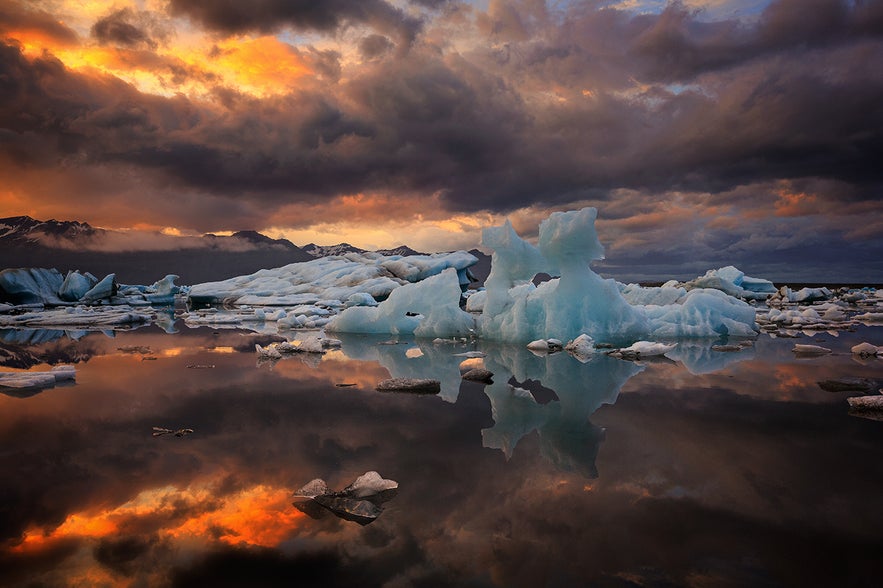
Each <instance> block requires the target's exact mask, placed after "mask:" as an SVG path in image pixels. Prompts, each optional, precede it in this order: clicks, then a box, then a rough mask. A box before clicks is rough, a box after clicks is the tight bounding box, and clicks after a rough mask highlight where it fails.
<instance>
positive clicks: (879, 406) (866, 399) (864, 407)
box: [846, 394, 883, 413]
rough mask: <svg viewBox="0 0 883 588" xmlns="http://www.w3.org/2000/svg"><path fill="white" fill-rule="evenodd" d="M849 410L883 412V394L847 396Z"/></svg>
mask: <svg viewBox="0 0 883 588" xmlns="http://www.w3.org/2000/svg"><path fill="white" fill-rule="evenodd" d="M846 402H848V403H849V410H850V411H854V412H879V413H883V395H880V394H877V395H875V396H854V397H852V398H847V399H846Z"/></svg>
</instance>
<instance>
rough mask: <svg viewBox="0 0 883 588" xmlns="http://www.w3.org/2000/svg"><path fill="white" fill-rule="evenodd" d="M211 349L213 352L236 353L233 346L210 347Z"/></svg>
mask: <svg viewBox="0 0 883 588" xmlns="http://www.w3.org/2000/svg"><path fill="white" fill-rule="evenodd" d="M209 351H211V352H212V353H236V350H235V349H233V348H232V347H210V348H209Z"/></svg>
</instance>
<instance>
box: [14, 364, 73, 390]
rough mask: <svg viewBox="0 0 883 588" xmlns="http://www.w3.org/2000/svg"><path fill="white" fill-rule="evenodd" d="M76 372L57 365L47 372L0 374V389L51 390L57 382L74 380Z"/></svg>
mask: <svg viewBox="0 0 883 588" xmlns="http://www.w3.org/2000/svg"><path fill="white" fill-rule="evenodd" d="M76 375H77V370H76V368H75V367H74V366H72V365H57V366H54V367H52V368H51V369H50V370H49V371H48V372H0V388H16V389H20V390H37V389H43V388H52V387H53V386H55V384H56V383H58V382H63V381H65V380H74V379H75V378H76Z"/></svg>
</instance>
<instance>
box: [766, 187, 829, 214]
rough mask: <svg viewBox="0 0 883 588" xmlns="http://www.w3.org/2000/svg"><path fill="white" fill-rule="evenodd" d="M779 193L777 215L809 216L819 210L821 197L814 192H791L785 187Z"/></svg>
mask: <svg viewBox="0 0 883 588" xmlns="http://www.w3.org/2000/svg"><path fill="white" fill-rule="evenodd" d="M777 194H778V195H779V199H778V200H776V203H775V205H774V206H775V207H776V216H807V215H812V214H817V213H818V212H819V199H818V198H817V197H816V196H815V195H813V194H805V193H803V192H789V191H788V190H786V189H784V188H783V189H781V190H779V191H778V192H777Z"/></svg>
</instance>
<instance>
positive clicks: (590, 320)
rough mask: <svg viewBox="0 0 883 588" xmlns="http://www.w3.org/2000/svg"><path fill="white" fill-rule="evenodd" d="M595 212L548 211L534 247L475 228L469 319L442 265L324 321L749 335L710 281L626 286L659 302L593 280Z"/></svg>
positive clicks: (525, 336) (532, 336)
mask: <svg viewBox="0 0 883 588" xmlns="http://www.w3.org/2000/svg"><path fill="white" fill-rule="evenodd" d="M596 216H597V210H596V209H594V208H584V209H582V210H577V211H570V212H556V213H553V214H552V215H551V216H550V217H549V218H547V219H546V220H544V221H543V222H542V223H541V224H540V230H539V244H538V246H534V245H532V244H530V243H528V242H526V241H524V240H523V239H521V237H519V236H518V235H517V234H516V233H515V230H514V229H513V228H512V225H511V224H510V223H509V222H508V221H507V222H506V223H505V224H503V225H502V226H500V227H490V228H486V229H484V231H483V233H482V244H483V245H485V246H487V247H490V248H492V249H493V250H494V253H493V257H492V264H491V272H490V274H489V276H488V278H487V280H486V281H485V288H486V290H485V294H483V295H482V297H483V298H484V300H483V303H482V304H481V308H482V314H481V315H480V316H478V317H475V318H473V315H472V314H470V313H467V312H465V311H462V310H461V309H460V308H459V299H460V295H459V291H458V290H457V289H456V287H455V283H456V281H455V280H454V278H453V276H446V274H445V272H442V273H441V274H438V275H436V276H433V278H431V280H433V281H432V282H431V283H427V282H429V281H430V280H425V281H424V282H420V283H417V284H408V285H405V286H402V287H401V288H398V289H396V290H395V291H394V292H393V293H392V294H390V297H389V299H388V300H386V301H384V302H381V303H380V304H379V305H378V306H377V307H375V308H370V309H368V308H360V307H353V308H349V309H347V310H344V311H343V312H342V313H340V314H339V315H337V316H335V317H333V318H332V319H331V320H330V322H329V323H328V326H327V329H328V330H332V331H342V332H346V331H350V332H370V333H393V334H414V335H416V336H423V337H448V336H452V335H457V334H467V333H468V334H472V333H474V334H476V335H478V336H480V337H483V338H485V339H491V340H500V341H510V342H526V341H539V340H541V339H542V340H544V341H548V339H549V336H550V335H551V336H553V337H556V338H558V339H560V340H572V339H575V338H577V337H578V336H579V335H581V334H586V335H588V336H590V337H596V338H601V337H604V338H606V337H610V336H615V337H617V338H620V339H631V340H633V341H634V340H637V339H645V338H654V339H659V338H677V337H719V336H721V335H728V336H737V337H750V336H755V335H756V333H757V325H756V323H755V310H754V308H753V307H751V306H750V305H748V304H747V303H745V302H744V301H742V300H739V299H737V298H735V297H733V296H731V295H728V294H726V293H725V292H723V291H721V290H717V289H709V288H702V287H696V288H694V289H691V290H689V291H687V289H686V288H682V287H678V288H675V287H669V288H668V289H664V290H665V291H664V295H663V294H661V292H662V291H661V290H660V291H656V293H651V294H646V295H645V294H644V293H643V292H641V291H639V290H638V287H631V288H630V289H629V290H630V292H631V297H632V298H633V299H635V300H642V301H650V300H652V301H653V302H665V304H662V305H659V304H644V305H642V304H631V303H630V302H629V300H627V299H626V297H624V295H623V293H622V291H621V290H620V286H619V285H618V284H617V283H616V282H615V281H614V280H605V279H602V278H601V277H600V276H599V275H598V274H596V273H595V272H593V271H592V270H591V269H590V267H589V263H590V262H591V261H593V260H597V259H603V257H604V255H603V253H604V249H603V247H602V246H601V243H600V242H599V241H598V237H597V234H596V232H595V218H596ZM716 271H717V277H718V280H717V282H715V284H717V285H720V284H723V283H724V282H723V281H722V280H724V279H726V280H729V282H728V283H733V284H735V283H736V282H738V283H739V284H741V285H740V286H739V287H740V288H741V289H742V290H745V291H748V292H755V291H758V292H760V291H763V293H764V294H766V290H769V286H768V285H767V284H766V282H765V281H763V280H758V279H754V278H748V279H747V281H746V277H745V276H744V274H742V273H741V272H739V271H738V270H736V269H735V268H722V269H721V270H716ZM540 272H546V273H549V274H550V275H557V276H560V277H558V278H554V279H551V280H549V281H547V282H543V283H542V284H540V285H539V286H536V285H534V284H533V283H532V281H531V280H532V278H533V277H534V276H535V275H536V274H537V273H540ZM747 286H750V288H754V289H756V290H753V289H749V288H747ZM467 304H468V302H467ZM468 308H470V307H468ZM471 308H473V309H474V308H476V305H472V306H471ZM410 313H416V315H415V314H410Z"/></svg>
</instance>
